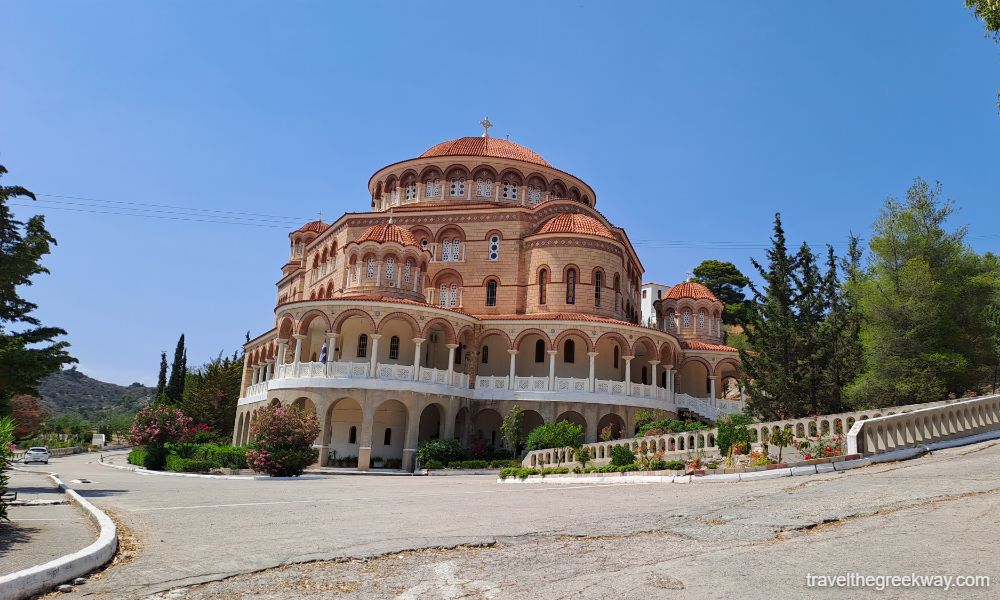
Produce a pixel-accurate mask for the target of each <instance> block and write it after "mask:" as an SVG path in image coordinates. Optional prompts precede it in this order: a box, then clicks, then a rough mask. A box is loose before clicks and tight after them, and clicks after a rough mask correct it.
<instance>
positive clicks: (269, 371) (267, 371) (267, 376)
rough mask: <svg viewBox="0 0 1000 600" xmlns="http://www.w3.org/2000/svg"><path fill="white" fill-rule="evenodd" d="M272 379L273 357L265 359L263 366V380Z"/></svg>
mask: <svg viewBox="0 0 1000 600" xmlns="http://www.w3.org/2000/svg"><path fill="white" fill-rule="evenodd" d="M271 379H274V359H273V358H269V359H267V365H266V366H265V367H264V381H270V380H271Z"/></svg>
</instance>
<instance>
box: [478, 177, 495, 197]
mask: <svg viewBox="0 0 1000 600" xmlns="http://www.w3.org/2000/svg"><path fill="white" fill-rule="evenodd" d="M476 196H477V197H479V198H489V197H491V196H493V180H492V179H481V178H480V179H477V180H476Z"/></svg>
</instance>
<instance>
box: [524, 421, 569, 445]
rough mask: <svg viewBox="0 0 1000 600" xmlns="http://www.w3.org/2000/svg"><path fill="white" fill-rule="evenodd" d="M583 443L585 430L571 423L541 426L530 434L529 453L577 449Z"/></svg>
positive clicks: (559, 422) (564, 422) (560, 422)
mask: <svg viewBox="0 0 1000 600" xmlns="http://www.w3.org/2000/svg"><path fill="white" fill-rule="evenodd" d="M582 442H583V428H582V427H580V426H579V425H577V424H576V423H573V422H571V421H558V422H556V423H545V424H543V425H539V426H538V427H536V428H535V429H534V430H532V432H531V433H529V434H528V442H527V444H526V447H527V449H528V451H529V452H530V451H532V450H543V449H545V448H565V447H567V446H569V447H573V448H575V447H577V446H579V445H580V444H581V443H582Z"/></svg>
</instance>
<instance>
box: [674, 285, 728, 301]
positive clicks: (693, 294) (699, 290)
mask: <svg viewBox="0 0 1000 600" xmlns="http://www.w3.org/2000/svg"><path fill="white" fill-rule="evenodd" d="M663 297H664V298H669V299H671V300H679V299H681V298H694V299H695V300H697V299H699V298H708V299H709V300H714V301H715V302H718V301H719V299H718V298H716V297H715V294H713V293H712V292H711V291H710V290H709V289H708V288H707V287H705V286H703V285H702V284H700V283H695V282H693V281H685V282H683V283H678V284H677V285H675V286H674V287H672V288H670V291H668V292H667V293H666V294H664V295H663Z"/></svg>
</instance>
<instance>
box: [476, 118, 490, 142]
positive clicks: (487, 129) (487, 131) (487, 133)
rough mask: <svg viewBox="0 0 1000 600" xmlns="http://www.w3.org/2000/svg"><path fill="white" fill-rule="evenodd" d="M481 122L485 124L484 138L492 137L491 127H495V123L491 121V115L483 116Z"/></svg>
mask: <svg viewBox="0 0 1000 600" xmlns="http://www.w3.org/2000/svg"><path fill="white" fill-rule="evenodd" d="M479 124H480V125H482V126H483V137H484V138H488V137H490V127H493V123H490V118H489V117H485V118H483V120H482V121H480V122H479Z"/></svg>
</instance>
